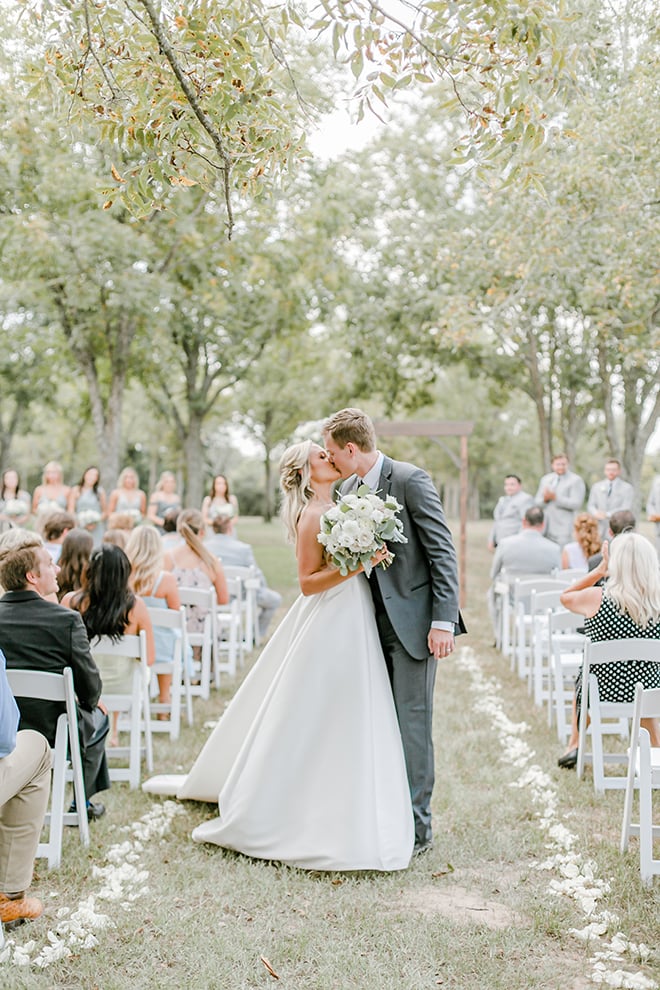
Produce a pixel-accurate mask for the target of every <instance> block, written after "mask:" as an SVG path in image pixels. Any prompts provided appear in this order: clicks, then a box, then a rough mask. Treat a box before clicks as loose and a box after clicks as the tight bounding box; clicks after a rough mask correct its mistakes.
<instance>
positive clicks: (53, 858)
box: [48, 715, 68, 870]
mask: <svg viewBox="0 0 660 990" xmlns="http://www.w3.org/2000/svg"><path fill="white" fill-rule="evenodd" d="M67 735H68V733H67V727H66V715H61V716H60V718H59V720H58V723H57V732H56V736H55V751H54V752H55V760H54V763H53V775H52V783H51V803H50V824H49V834H48V869H49V870H54V869H57V867H58V866H59V865H60V863H61V861H62V834H63V831H64V793H65V789H66V745H67Z"/></svg>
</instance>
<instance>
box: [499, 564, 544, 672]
mask: <svg viewBox="0 0 660 990" xmlns="http://www.w3.org/2000/svg"><path fill="white" fill-rule="evenodd" d="M537 580H538V581H546V580H548V574H533V573H532V574H530V573H524V572H521V571H507V570H503V571H501V572H500V574H498V576H497V578H496V579H495V581H494V582H493V586H492V596H493V608H494V612H495V645H496V647H497V648H498V650H500V651H501V652H502V654H503V655H504V656H505V657H509V656H510V657H511V658H512V659H511V669H512V670H515V666H516V662H515V653H512V651H513V643H514V629H513V623H514V615H515V612H514V609H513V602H514V593H513V586H514V584H515V583H516V581H537Z"/></svg>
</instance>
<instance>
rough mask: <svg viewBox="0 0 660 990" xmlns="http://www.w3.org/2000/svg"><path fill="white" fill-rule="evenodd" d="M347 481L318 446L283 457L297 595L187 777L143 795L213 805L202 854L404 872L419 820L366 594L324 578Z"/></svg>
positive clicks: (360, 583) (203, 829)
mask: <svg viewBox="0 0 660 990" xmlns="http://www.w3.org/2000/svg"><path fill="white" fill-rule="evenodd" d="M338 477H339V473H338V472H337V470H336V469H335V468H334V466H333V465H332V464H331V463H330V461H329V460H328V456H327V454H326V452H325V451H324V450H323V449H322V448H321V447H319V446H318V445H317V444H314V443H312V442H311V441H305V442H304V443H299V444H295V445H294V446H292V447H289V449H288V450H287V451H286V452H285V454H284V456H283V458H282V462H281V465H280V484H281V488H282V492H283V507H282V517H283V520H284V522H285V525H286V527H287V529H288V531H289V536H290V537H291V539H292V540H293V541H294V542H295V545H296V557H297V561H298V577H299V581H300V588H301V591H302V595H301V596H300V597H299V598H298V599H297V601H296V602H295V603H294V605H293V606H292V608H291V609H290V611H289V612H288V614H287V615H286V617H285V618H284V619H283V621H282V622H281V624H280V626H279V627H278V629H277V630H276V632H275V633H274V635H273V637H272V638H271V640H270V642H269V643H268V644H267V646H266V647H265V649H264V651H263V652H262V654H261V656H260V657H259V659H258V661H257V663H256V664H255V666H254V668H253V669H252V671H251V672H250V674H249V675H248V677H247V678H246V679H245V681H244V683H243V684H242V686H241V687H240V689H239V690H238V692H237V693H236V695H235V697H234V699H233V700H232V702H231V704H230V705H229V707H228V708H227V711H226V712H225V714H224V715H223V717H222V719H221V720H220V722H219V723H218V725H217V726H216V728H215V730H214V731H213V733H212V734H211V736H210V737H209V739H208V741H207V742H206V744H205V746H204V748H203V749H202V751H201V753H200V754H199V756H198V757H197V760H196V761H195V764H194V765H193V767H192V770H191V771H190V773H189V774H188V776H187V777H180V778H173V777H163V778H158V777H155V778H152V780H151V781H147V782H146V783H145V784H144V789H145V790H148V791H151V792H155V793H161V794H162V793H167V792H169V793H172V792H175V793H176V795H177V797H179V798H182V799H183V798H185V799H187V800H197V801H213V802H215V801H217V802H218V809H219V817H218V818H214V819H213V820H211V821H207V822H205V823H204V824H202V825H200V826H198V827H197V828H196V829H195V830H194V831H193V839H194V840H195V841H196V842H212V843H215V844H216V845H219V846H223V847H225V848H228V849H235V850H237V851H239V852H242V853H246V854H247V855H249V856H254V857H257V858H259V859H274V860H279V861H281V862H283V863H287V864H290V865H292V866H299V867H304V868H306V869H316V870H399V869H405V868H406V867H407V866H408V864H409V862H410V857H411V855H412V850H413V842H414V834H413V816H412V807H411V801H410V791H409V788H408V782H407V778H406V770H405V764H404V758H403V749H402V746H401V738H400V735H399V728H398V724H397V719H396V712H395V709H394V702H393V699H392V692H391V688H390V684H389V679H388V676H387V670H386V666H385V661H384V659H383V654H382V652H381V647H380V642H379V639H378V632H377V629H376V622H375V618H374V612H373V604H372V600H371V595H370V593H369V589H368V585H367V582H366V581H364V580H363V579H359V578H357V577H356V575H357V574H358V573H359V572H358V571H356V572H353V573H352V574H349V575H347V576H346V577H342V575H341V574H340V573H339V571H338V570H337V569H336V568H334V567H331V566H329V565H328V563H327V562H326V561H325V559H324V556H323V548H322V547H321V545H320V544H319V543H318V541H317V535H318V533H319V528H320V518H321V516H322V514H323V513H324V512H325V510H326V509H328V508H329V507H330V506H331V505H332V501H333V500H332V488H333V484H334V483H335V482H336V481H337V479H338ZM383 556H384V552H382V553H379V554H378V555H377V556H376V557H374V563H376V562H380V560H381V559H382V558H383Z"/></svg>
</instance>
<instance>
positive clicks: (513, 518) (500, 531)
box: [488, 474, 534, 550]
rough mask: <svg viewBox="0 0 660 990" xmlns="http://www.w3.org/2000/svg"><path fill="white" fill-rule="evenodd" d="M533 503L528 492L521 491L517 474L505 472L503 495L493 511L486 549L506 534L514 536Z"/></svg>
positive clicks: (496, 544) (496, 543)
mask: <svg viewBox="0 0 660 990" xmlns="http://www.w3.org/2000/svg"><path fill="white" fill-rule="evenodd" d="M530 505H534V499H533V497H532V496H531V495H530V494H529V492H525V491H523V486H522V481H521V480H520V478H519V477H518V475H517V474H507V476H506V478H505V479H504V495H501V496H500V498H499V499H498V502H497V505H496V506H495V509H494V511H493V528H492V529H491V531H490V537H489V539H488V549H489V550H494V549H495V547H497V546H499V545H500V543H501V542H502V540H505V539H506V538H507V536H515V535H516V533H519V532H520V530H521V529H522V521H523V517H524V515H525V512H526V511H527V509H529V507H530Z"/></svg>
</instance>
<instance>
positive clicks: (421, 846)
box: [413, 839, 433, 856]
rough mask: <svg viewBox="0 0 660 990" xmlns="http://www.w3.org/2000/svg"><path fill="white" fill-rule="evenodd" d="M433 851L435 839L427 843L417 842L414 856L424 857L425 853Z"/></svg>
mask: <svg viewBox="0 0 660 990" xmlns="http://www.w3.org/2000/svg"><path fill="white" fill-rule="evenodd" d="M431 849H433V839H428V840H427V841H426V842H416V843H415V848H414V849H413V856H422V855H423V854H424V853H427V852H430V851H431Z"/></svg>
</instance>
